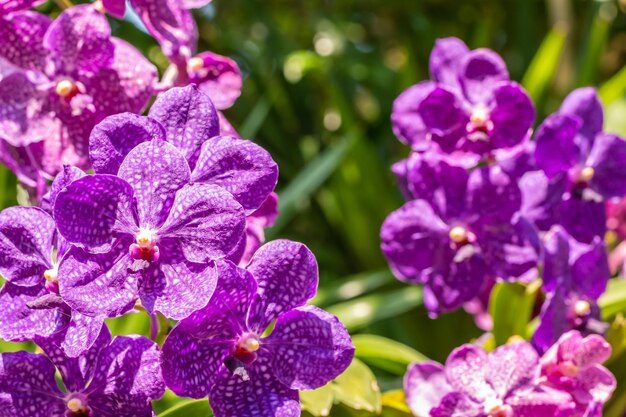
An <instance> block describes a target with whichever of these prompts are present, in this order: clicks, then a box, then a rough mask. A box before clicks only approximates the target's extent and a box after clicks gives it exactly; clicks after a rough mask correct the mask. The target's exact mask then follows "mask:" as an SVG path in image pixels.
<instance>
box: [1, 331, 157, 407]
mask: <svg viewBox="0 0 626 417" xmlns="http://www.w3.org/2000/svg"><path fill="white" fill-rule="evenodd" d="M38 343H39V344H40V346H41V348H42V349H43V351H44V352H45V353H46V355H41V354H35V353H30V352H24V351H22V352H15V353H0V410H1V415H3V416H9V415H10V416H15V417H95V416H102V417H113V416H127V417H151V416H154V411H153V410H152V405H151V404H150V401H151V400H157V399H159V398H160V397H162V396H163V394H164V392H165V387H164V385H163V380H162V377H161V372H160V369H159V359H160V352H159V349H158V346H157V345H156V343H154V342H152V341H151V340H149V339H147V338H145V337H142V336H117V337H116V338H114V339H113V340H111V335H110V334H109V331H108V329H107V328H106V327H104V328H103V329H102V332H101V333H100V335H99V336H98V338H97V340H96V342H95V343H94V345H93V346H92V347H91V349H90V350H89V351H88V352H86V353H85V355H83V356H81V357H79V358H69V357H67V356H65V355H64V354H63V352H62V351H61V350H59V349H58V345H57V341H56V340H54V339H53V338H51V339H46V340H38ZM57 369H58V371H59V372H60V374H61V377H62V379H63V384H64V386H65V390H66V391H65V392H63V391H61V390H60V389H59V387H58V386H57V382H56V380H55V372H56V370H57Z"/></svg>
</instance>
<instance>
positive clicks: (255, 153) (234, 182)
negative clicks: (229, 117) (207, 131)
mask: <svg viewBox="0 0 626 417" xmlns="http://www.w3.org/2000/svg"><path fill="white" fill-rule="evenodd" d="M191 181H192V182H196V183H198V182H199V183H207V184H215V185H219V186H221V187H223V188H224V189H226V190H227V191H228V192H230V193H231V194H232V195H233V196H234V197H235V199H236V200H237V201H238V202H239V203H240V204H241V205H242V206H243V208H244V209H246V210H247V211H248V212H251V211H254V210H256V209H257V208H258V207H259V206H260V205H261V203H263V202H264V201H265V200H266V199H267V197H268V195H269V194H270V193H271V192H272V191H273V190H274V187H275V186H276V182H277V181H278V166H277V165H276V162H274V160H273V159H272V156H271V155H270V154H269V153H268V152H267V151H266V150H265V149H263V148H261V147H260V146H258V145H256V144H255V143H253V142H251V141H249V140H244V139H235V138H230V137H221V136H220V137H217V138H214V139H211V140H208V141H206V142H204V144H203V145H202V149H201V151H200V156H199V157H198V161H197V162H196V166H195V168H194V170H193V172H192V173H191Z"/></svg>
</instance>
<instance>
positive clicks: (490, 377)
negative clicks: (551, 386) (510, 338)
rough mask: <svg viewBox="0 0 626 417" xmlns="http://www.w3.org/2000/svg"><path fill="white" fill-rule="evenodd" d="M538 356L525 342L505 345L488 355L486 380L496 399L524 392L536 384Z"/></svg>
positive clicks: (538, 371)
mask: <svg viewBox="0 0 626 417" xmlns="http://www.w3.org/2000/svg"><path fill="white" fill-rule="evenodd" d="M540 370H541V369H540V366H539V355H537V352H536V351H535V349H534V348H533V347H532V345H531V344H530V343H528V342H526V341H520V342H513V343H507V344H505V345H502V346H500V347H498V348H497V349H496V350H494V351H493V352H491V353H490V354H489V358H488V361H487V369H486V379H487V382H488V383H489V385H491V387H492V388H493V390H494V391H495V392H496V395H497V397H498V398H505V397H507V396H508V395H509V394H511V393H514V392H515V391H519V390H525V389H528V388H530V387H532V386H534V385H535V384H536V383H537V379H538V378H539V373H540Z"/></svg>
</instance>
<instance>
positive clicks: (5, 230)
mask: <svg viewBox="0 0 626 417" xmlns="http://www.w3.org/2000/svg"><path fill="white" fill-rule="evenodd" d="M54 237H55V226H54V220H53V219H52V217H51V216H50V215H49V214H48V213H46V212H45V211H43V210H41V209H39V208H36V207H19V206H16V207H9V208H7V209H4V210H3V211H2V212H0V274H2V276H3V277H4V278H5V279H6V280H8V281H10V282H12V283H13V284H15V285H26V286H31V285H37V284H40V283H41V282H43V280H44V278H43V274H44V272H45V271H46V270H47V269H50V268H51V267H52V244H53V240H54Z"/></svg>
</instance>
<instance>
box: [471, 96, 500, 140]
mask: <svg viewBox="0 0 626 417" xmlns="http://www.w3.org/2000/svg"><path fill="white" fill-rule="evenodd" d="M465 130H466V131H467V133H468V137H469V139H470V140H472V141H479V140H483V141H484V140H488V139H489V137H490V136H491V133H492V132H493V122H492V121H491V118H490V115H489V110H488V109H487V107H485V106H484V105H482V104H479V105H477V106H476V107H474V108H473V109H472V113H471V114H470V120H469V122H468V123H467V126H465Z"/></svg>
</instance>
